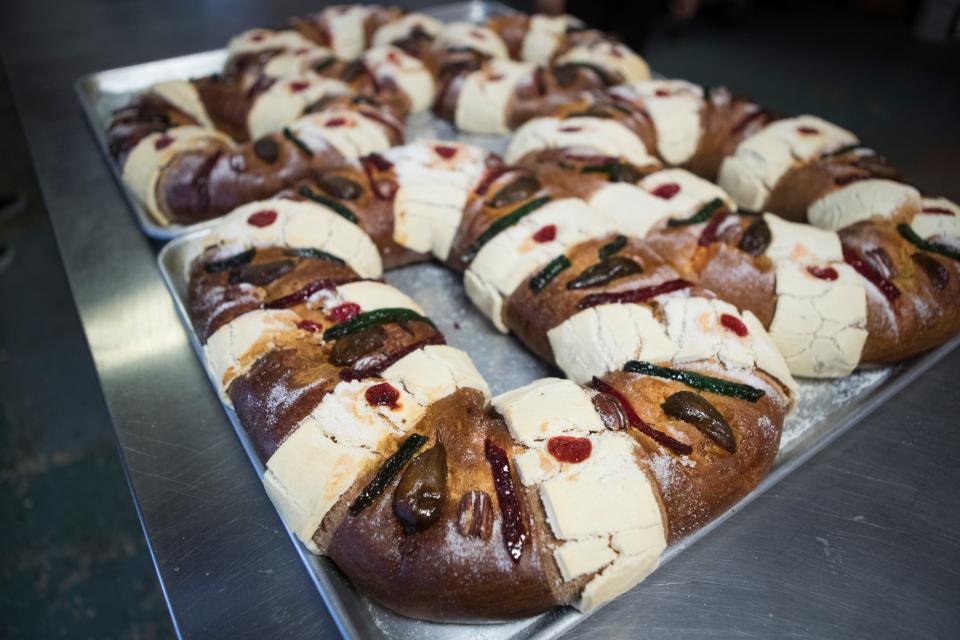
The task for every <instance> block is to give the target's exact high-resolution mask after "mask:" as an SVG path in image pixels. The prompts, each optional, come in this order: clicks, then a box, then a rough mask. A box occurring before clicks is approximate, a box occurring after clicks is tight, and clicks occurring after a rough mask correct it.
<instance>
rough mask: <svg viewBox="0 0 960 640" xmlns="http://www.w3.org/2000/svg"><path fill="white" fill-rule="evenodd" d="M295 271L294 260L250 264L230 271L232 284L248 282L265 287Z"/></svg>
mask: <svg viewBox="0 0 960 640" xmlns="http://www.w3.org/2000/svg"><path fill="white" fill-rule="evenodd" d="M292 269H293V260H278V261H276V262H265V263H263V264H248V265H244V266H241V267H237V268H236V269H231V270H230V276H229V282H230V284H240V283H241V282H246V283H249V284H252V285H254V286H256V287H264V286H266V285H268V284H270V283H271V282H273V281H274V280H276V279H277V278H279V277H280V276H283V275H286V274H287V273H289V272H290V271H291V270H292Z"/></svg>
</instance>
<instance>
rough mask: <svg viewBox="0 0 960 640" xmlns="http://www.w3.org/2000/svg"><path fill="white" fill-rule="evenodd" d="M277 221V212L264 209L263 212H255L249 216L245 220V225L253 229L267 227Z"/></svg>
mask: <svg viewBox="0 0 960 640" xmlns="http://www.w3.org/2000/svg"><path fill="white" fill-rule="evenodd" d="M276 220H277V212H276V211H274V210H273V209H264V210H263V211H257V212H256V213H253V214H250V217H249V218H247V224H250V225H253V226H254V227H260V228H261V229H262V228H263V227H269V226H270V225H272V224H273V223H274V222H276Z"/></svg>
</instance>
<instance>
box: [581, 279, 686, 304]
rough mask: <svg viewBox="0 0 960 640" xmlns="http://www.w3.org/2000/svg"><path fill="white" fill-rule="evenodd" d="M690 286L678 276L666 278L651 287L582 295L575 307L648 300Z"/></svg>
mask: <svg viewBox="0 0 960 640" xmlns="http://www.w3.org/2000/svg"><path fill="white" fill-rule="evenodd" d="M692 286H693V285H692V284H691V283H690V282H688V281H686V280H683V279H681V278H678V279H676V280H667V281H666V282H663V283H661V284H657V285H653V286H651V287H640V288H639V289H630V290H629V291H618V292H616V293H591V294H590V295H588V296H584V297H583V299H582V300H580V302H578V303H577V309H588V308H590V307H596V306H598V305H601V304H616V303H625V304H629V303H631V302H643V301H644V300H649V299H650V298H656V297H657V296H662V295H664V294H665V293H673V292H674V291H680V290H681V289H686V288H688V287H692Z"/></svg>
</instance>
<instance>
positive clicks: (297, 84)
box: [289, 80, 310, 93]
mask: <svg viewBox="0 0 960 640" xmlns="http://www.w3.org/2000/svg"><path fill="white" fill-rule="evenodd" d="M309 86H310V83H309V82H304V81H303V80H294V81H293V82H291V83H290V84H289V87H290V91H293V92H294V93H300V92H301V91H303V90H304V89H306V88H308V87H309Z"/></svg>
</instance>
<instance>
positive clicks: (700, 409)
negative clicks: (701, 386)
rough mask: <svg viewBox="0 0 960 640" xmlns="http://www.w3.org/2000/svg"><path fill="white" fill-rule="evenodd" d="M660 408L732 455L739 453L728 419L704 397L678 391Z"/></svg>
mask: <svg viewBox="0 0 960 640" xmlns="http://www.w3.org/2000/svg"><path fill="white" fill-rule="evenodd" d="M660 407H661V408H662V409H663V412H664V413H665V414H667V415H668V416H670V417H671V418H675V419H677V420H683V421H684V422H686V423H688V424H692V425H693V426H694V427H696V428H697V429H699V430H700V431H702V432H703V433H704V434H706V435H707V436H709V437H710V438H712V439H713V441H714V442H716V443H717V444H718V445H720V446H721V447H722V448H723V449H725V450H727V451H729V452H730V453H735V452H736V451H737V441H736V439H735V438H734V436H733V430H732V429H731V428H730V425H729V424H728V423H727V420H726V418H724V417H723V414H722V413H720V412H719V411H718V410H717V408H716V407H714V406H713V405H712V404H710V402H709V401H708V400H707V399H706V398H704V397H703V396H701V395H699V394H696V393H694V392H692V391H678V392H676V393H675V394H673V395H672V396H670V397H669V398H667V400H666V402H664V403H663V404H662V405H660Z"/></svg>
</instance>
